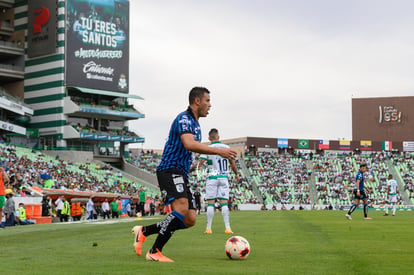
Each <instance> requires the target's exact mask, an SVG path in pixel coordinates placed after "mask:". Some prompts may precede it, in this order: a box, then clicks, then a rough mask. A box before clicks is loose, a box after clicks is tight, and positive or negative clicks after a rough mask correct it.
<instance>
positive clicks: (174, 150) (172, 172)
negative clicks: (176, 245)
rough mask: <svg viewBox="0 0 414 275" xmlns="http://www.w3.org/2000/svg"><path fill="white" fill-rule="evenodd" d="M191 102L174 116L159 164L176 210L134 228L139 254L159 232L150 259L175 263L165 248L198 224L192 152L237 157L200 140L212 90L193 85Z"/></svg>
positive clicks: (167, 199)
mask: <svg viewBox="0 0 414 275" xmlns="http://www.w3.org/2000/svg"><path fill="white" fill-rule="evenodd" d="M189 104H190V106H189V107H188V109H187V110H186V111H184V112H182V113H180V114H179V115H178V116H177V117H176V118H175V119H174V121H173V123H172V125H171V128H170V132H169V135H168V140H167V142H166V144H165V147H164V151H163V155H162V158H161V162H160V164H159V165H158V167H157V179H158V184H159V186H160V190H161V194H162V197H163V200H164V203H165V205H169V204H171V207H172V210H173V211H172V212H171V213H170V214H168V215H167V217H166V218H165V219H164V220H163V221H161V222H158V223H155V224H152V225H148V226H135V227H134V228H132V232H133V234H134V235H135V241H134V247H135V251H136V253H137V254H138V255H141V247H142V244H143V243H144V242H145V240H146V238H147V237H148V236H149V235H152V234H158V236H157V238H156V240H155V242H154V245H153V246H152V248H151V249H150V250H149V251H148V253H147V255H146V259H147V260H149V261H158V262H173V260H171V259H169V258H168V257H166V256H164V255H162V253H161V252H162V248H163V247H164V245H165V244H166V243H167V242H168V240H169V239H170V238H171V236H172V234H173V233H174V232H175V231H176V230H179V229H185V228H188V227H191V226H194V225H195V222H196V217H197V215H196V211H195V209H196V207H195V199H194V196H193V194H192V192H191V188H190V186H189V182H188V173H189V170H190V166H191V162H192V154H193V153H192V152H195V153H200V154H209V155H211V154H212V155H220V156H222V157H223V158H227V159H233V158H235V157H236V152H235V151H233V150H231V149H230V148H225V149H219V148H214V147H209V146H207V145H205V144H202V143H200V142H201V128H200V124H199V122H198V120H199V118H200V117H206V116H207V115H208V112H209V110H210V107H211V103H210V91H209V90H207V89H206V88H203V87H194V88H193V89H191V91H190V94H189Z"/></svg>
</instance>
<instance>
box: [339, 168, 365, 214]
mask: <svg viewBox="0 0 414 275" xmlns="http://www.w3.org/2000/svg"><path fill="white" fill-rule="evenodd" d="M366 171H367V165H366V164H365V163H362V164H361V165H360V166H359V171H358V173H357V175H356V179H355V189H354V199H355V201H354V204H353V205H352V206H351V208H350V209H349V211H348V213H347V214H346V215H345V216H346V218H347V219H348V220H352V217H351V214H352V212H354V210H355V209H356V208H357V207H358V205H359V203H360V201H361V200H362V201H363V202H364V219H365V220H371V218H369V217H368V196H367V194H366V193H365V186H364V173H365V172H366Z"/></svg>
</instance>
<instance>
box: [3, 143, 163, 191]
mask: <svg viewBox="0 0 414 275" xmlns="http://www.w3.org/2000/svg"><path fill="white" fill-rule="evenodd" d="M0 165H1V166H3V167H5V169H6V171H7V173H8V175H9V178H10V183H9V184H8V185H7V188H10V189H11V190H13V192H14V193H15V194H16V195H17V196H25V195H27V192H25V190H26V187H31V186H40V187H45V188H53V189H60V190H74V191H87V192H105V193H117V194H124V195H128V196H132V197H135V196H136V194H137V192H138V189H139V187H141V186H140V185H139V184H137V183H135V182H133V181H131V180H129V179H127V178H125V177H123V176H122V173H120V171H119V170H117V169H114V168H112V167H111V166H109V165H105V166H100V165H99V164H94V163H70V162H66V161H63V160H61V159H59V158H58V157H57V158H52V157H49V156H45V155H43V154H41V153H39V152H34V151H31V149H27V148H19V150H16V147H15V146H11V145H7V146H0ZM154 194H155V193H154Z"/></svg>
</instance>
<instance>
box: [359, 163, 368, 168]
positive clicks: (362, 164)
mask: <svg viewBox="0 0 414 275" xmlns="http://www.w3.org/2000/svg"><path fill="white" fill-rule="evenodd" d="M362 167H367V164H366V163H361V164H360V165H359V168H362Z"/></svg>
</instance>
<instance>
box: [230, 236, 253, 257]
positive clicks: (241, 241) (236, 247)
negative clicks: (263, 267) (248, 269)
mask: <svg viewBox="0 0 414 275" xmlns="http://www.w3.org/2000/svg"><path fill="white" fill-rule="evenodd" d="M225 249H226V255H227V257H229V259H231V260H242V259H246V258H247V256H249V254H250V244H249V242H248V241H247V240H246V239H245V238H243V237H240V236H233V237H230V238H229V239H228V240H227V242H226V245H225Z"/></svg>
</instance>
